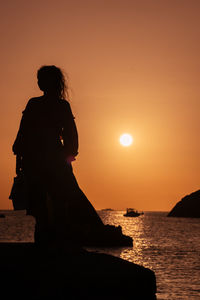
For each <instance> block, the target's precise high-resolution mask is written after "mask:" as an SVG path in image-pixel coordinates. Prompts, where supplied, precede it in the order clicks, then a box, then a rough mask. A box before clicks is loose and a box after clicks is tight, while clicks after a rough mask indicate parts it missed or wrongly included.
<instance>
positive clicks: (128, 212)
mask: <svg viewBox="0 0 200 300" xmlns="http://www.w3.org/2000/svg"><path fill="white" fill-rule="evenodd" d="M143 214H144V213H143V212H138V211H137V210H135V209H134V208H127V209H126V213H125V214H124V217H139V216H140V215H143Z"/></svg>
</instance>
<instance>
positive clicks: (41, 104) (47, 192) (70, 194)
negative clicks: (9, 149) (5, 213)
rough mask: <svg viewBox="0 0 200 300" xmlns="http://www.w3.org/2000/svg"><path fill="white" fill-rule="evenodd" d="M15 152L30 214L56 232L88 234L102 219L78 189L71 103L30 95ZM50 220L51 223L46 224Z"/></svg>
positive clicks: (76, 151) (61, 233) (75, 131)
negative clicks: (26, 191) (24, 185)
mask: <svg viewBox="0 0 200 300" xmlns="http://www.w3.org/2000/svg"><path fill="white" fill-rule="evenodd" d="M13 152H14V154H16V155H17V156H18V157H20V159H21V163H22V172H24V174H25V178H26V180H27V185H28V202H27V214H29V215H33V216H34V217H35V218H36V222H37V223H38V224H39V225H38V226H39V227H43V228H44V227H45V226H46V227H47V226H48V227H49V226H50V225H51V226H52V228H54V229H55V228H57V234H58V232H59V234H60V235H63V234H65V233H67V234H68V235H70V234H71V235H75V234H78V235H80V239H81V238H83V237H81V236H84V234H87V232H89V231H90V230H94V229H95V228H103V226H104V225H103V223H102V221H101V219H100V217H99V216H98V214H97V212H96V211H95V209H94V207H93V206H92V204H91V203H90V202H89V200H88V199H87V197H86V196H85V195H84V193H83V192H82V190H81V189H80V187H79V185H78V183H77V181H76V179H75V176H74V174H73V170H72V166H71V163H70V162H69V161H68V159H69V158H70V157H75V156H76V155H77V154H78V134H77V129H76V125H75V122H74V117H73V115H72V111H71V108H70V105H69V103H68V102H67V101H66V100H61V99H49V98H46V97H45V96H43V97H38V98H33V99H30V100H29V102H28V104H27V106H26V108H25V110H24V112H23V116H22V120H21V123H20V128H19V131H18V134H17V137H16V140H15V142H14V145H13ZM47 224H48V225H47Z"/></svg>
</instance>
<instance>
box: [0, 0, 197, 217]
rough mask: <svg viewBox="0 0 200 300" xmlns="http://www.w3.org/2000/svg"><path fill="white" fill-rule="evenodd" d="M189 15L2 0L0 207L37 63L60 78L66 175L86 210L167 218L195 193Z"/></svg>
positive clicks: (173, 8)
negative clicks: (71, 147) (66, 117)
mask: <svg viewBox="0 0 200 300" xmlns="http://www.w3.org/2000/svg"><path fill="white" fill-rule="evenodd" d="M180 3H181V4H180ZM199 11H200V2H199V1H186V0H182V1H147V0H146V1H131V0H119V1H116V0H115V1H114V0H110V1H100V0H96V1H92V0H85V1H81V0H77V1H64V0H60V1H47V0H44V1H38V0H36V1H29V2H27V1H25V0H21V1H19V2H18V1H13V2H12V3H11V2H10V1H3V2H2V5H1V11H0V16H1V18H0V22H1V28H2V32H3V34H2V36H1V58H2V64H1V75H0V82H1V99H2V101H1V103H0V123H1V124H0V126H1V156H0V163H1V168H0V190H1V198H0V206H1V208H4V209H7V208H10V209H11V208H12V205H11V202H10V201H9V200H8V196H9V193H10V188H11V185H12V182H13V177H14V176H15V157H14V155H13V153H12V144H13V142H14V139H15V137H16V134H17V130H18V128H19V123H20V119H21V116H22V111H23V110H24V109H25V107H26V104H27V102H28V100H29V99H30V98H32V97H37V96H40V95H41V91H40V90H39V88H38V86H37V78H36V73H37V70H38V68H40V67H41V66H42V65H45V64H54V65H56V66H58V67H60V68H62V69H63V70H64V72H65V73H66V74H67V75H68V76H67V77H68V78H69V88H70V89H69V92H70V105H71V108H72V112H73V115H74V117H75V121H76V124H77V128H78V134H79V154H78V156H77V157H76V161H74V162H73V170H74V172H75V174H76V178H77V180H78V183H79V184H80V187H81V188H82V189H83V191H84V192H85V194H86V195H87V196H88V198H89V200H90V201H91V202H92V204H93V205H94V206H95V208H97V209H101V208H103V207H112V208H114V209H125V208H126V207H132V205H133V201H134V203H135V204H134V207H136V208H137V209H139V210H162V211H163V210H164V211H169V210H170V209H171V208H172V207H173V205H174V204H175V203H176V202H177V201H178V200H180V198H181V197H183V196H184V195H186V194H190V193H191V192H193V191H195V190H198V189H199V188H200V183H199V169H200V159H199V153H200V139H199V132H200V121H199V111H200V101H199V98H200V84H199V78H200V68H199V66H198V62H199V49H200V48H199V47H200V39H199V37H200V34H199V31H200V18H199ZM8 20H9V22H8ZM126 131H127V132H128V133H130V134H131V135H133V139H134V141H133V143H132V144H131V145H130V146H129V147H127V146H125V145H123V143H124V142H123V143H122V144H121V143H120V142H119V138H120V135H121V134H123V133H125V132H126ZM122 145H123V146H124V147H123V146H122ZM133 151H134V155H133ZM116 169H117V170H118V171H117V172H116V171H115V170H116ZM133 183H134V184H133ZM102 187H103V188H102Z"/></svg>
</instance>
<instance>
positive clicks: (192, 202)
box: [168, 190, 200, 218]
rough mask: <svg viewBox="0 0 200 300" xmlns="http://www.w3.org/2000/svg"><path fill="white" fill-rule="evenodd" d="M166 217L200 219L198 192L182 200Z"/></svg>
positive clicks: (199, 197) (199, 194) (199, 191)
mask: <svg viewBox="0 0 200 300" xmlns="http://www.w3.org/2000/svg"><path fill="white" fill-rule="evenodd" d="M168 217H182V218H200V190H198V191H196V192H194V193H191V194H190V195H187V196H185V197H184V198H182V199H181V201H179V202H178V203H177V204H176V205H175V206H174V207H173V209H172V210H171V211H170V212H169V214H168Z"/></svg>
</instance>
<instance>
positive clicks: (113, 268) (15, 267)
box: [0, 243, 156, 300]
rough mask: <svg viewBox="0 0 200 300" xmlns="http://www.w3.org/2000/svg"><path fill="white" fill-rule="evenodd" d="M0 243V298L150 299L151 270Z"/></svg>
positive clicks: (106, 259) (82, 253)
mask: <svg viewBox="0 0 200 300" xmlns="http://www.w3.org/2000/svg"><path fill="white" fill-rule="evenodd" d="M57 250H58V251H56V252H54V251H53V252H52V251H51V249H49V248H38V247H36V245H35V244H33V243H1V244H0V256H1V275H2V276H1V296H2V299H18V297H19V299H29V300H33V299H34V300H35V299H37V300H40V299H41V300H44V299H48V300H49V299H56V300H61V299H70V300H71V299H87V300H90V299H92V300H94V299H95V300H96V299H99V300H100V299H101V300H102V299H109V300H111V299H115V300H116V299H127V297H131V299H148V300H155V299H156V278H155V274H154V272H153V271H151V270H150V269H147V268H144V267H142V266H139V265H136V264H133V263H130V262H128V261H125V260H123V259H120V258H118V257H114V256H111V255H107V254H101V253H95V252H87V251H85V250H82V251H77V252H66V251H62V250H61V249H60V250H59V249H57Z"/></svg>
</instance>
